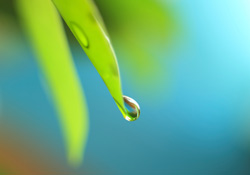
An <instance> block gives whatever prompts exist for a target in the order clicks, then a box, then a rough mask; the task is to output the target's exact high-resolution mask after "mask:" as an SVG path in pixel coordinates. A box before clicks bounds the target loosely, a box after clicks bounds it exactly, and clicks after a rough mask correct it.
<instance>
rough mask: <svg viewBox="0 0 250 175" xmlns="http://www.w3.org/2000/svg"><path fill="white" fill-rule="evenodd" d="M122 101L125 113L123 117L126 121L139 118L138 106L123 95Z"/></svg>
mask: <svg viewBox="0 0 250 175" xmlns="http://www.w3.org/2000/svg"><path fill="white" fill-rule="evenodd" d="M123 101H124V104H125V113H126V116H125V117H124V118H125V119H126V120H128V121H135V120H137V119H138V118H139V116H140V112H141V111H140V106H139V104H138V103H137V102H136V101H135V100H134V99H132V98H130V97H128V96H125V95H123Z"/></svg>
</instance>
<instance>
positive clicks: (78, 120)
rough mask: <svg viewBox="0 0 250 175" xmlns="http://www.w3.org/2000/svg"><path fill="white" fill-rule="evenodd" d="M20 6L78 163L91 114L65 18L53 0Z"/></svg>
mask: <svg viewBox="0 0 250 175" xmlns="http://www.w3.org/2000/svg"><path fill="white" fill-rule="evenodd" d="M17 8H18V10H19V14H20V16H21V18H22V22H23V24H24V27H25V28H26V30H27V34H28V35H29V37H30V40H31V43H32V45H33V47H34V49H35V51H36V54H37V61H38V63H39V66H40V68H41V71H42V73H43V74H44V76H45V78H46V81H47V83H48V85H49V88H50V93H51V95H52V97H53V100H54V104H55V106H56V109H57V112H58V115H59V119H60V122H61V125H62V130H63V134H64V138H65V142H66V148H67V152H68V160H69V162H70V163H71V164H72V165H77V164H79V163H80V162H81V160H82V157H83V150H84V147H85V144H86V139H87V135H88V114H87V107H86V103H85V97H84V94H83V89H82V88H81V85H80V81H79V79H78V76H77V73H76V69H75V66H74V63H73V59H72V56H71V54H70V50H69V46H68V43H67V40H66V36H65V33H64V29H63V26H62V23H61V19H60V17H59V15H58V13H57V11H56V9H55V7H54V5H53V3H52V2H51V1H50V0H17Z"/></svg>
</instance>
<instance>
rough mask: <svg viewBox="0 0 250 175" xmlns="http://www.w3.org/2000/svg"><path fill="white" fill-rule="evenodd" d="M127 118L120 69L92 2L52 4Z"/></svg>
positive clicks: (74, 0) (57, 1) (64, 0)
mask: <svg viewBox="0 0 250 175" xmlns="http://www.w3.org/2000/svg"><path fill="white" fill-rule="evenodd" d="M52 1H53V2H54V4H55V5H56V7H57V9H58V11H59V12H60V14H61V15H62V17H63V19H64V20H65V22H66V23H67V25H68V26H69V28H70V30H71V31H72V33H73V34H74V36H75V37H76V39H77V40H78V42H79V43H80V45H81V46H82V48H83V50H84V51H85V53H86V54H87V56H88V57H89V59H90V60H91V62H92V63H93V65H94V66H95V68H96V70H97V71H98V73H99V74H100V76H101V77H102V79H103V81H104V83H105V84H106V86H107V88H108V90H109V91H110V93H111V95H112V97H113V98H114V100H115V102H116V104H117V106H118V107H119V109H120V111H121V112H122V114H123V116H124V117H126V112H125V108H124V102H123V98H122V89H121V82H120V75H119V69H118V65H117V60H116V56H115V53H114V51H113V48H112V45H111V42H110V39H109V36H108V33H107V31H106V29H105V26H104V23H103V21H102V19H101V17H100V14H99V12H98V10H97V9H96V7H95V5H94V4H93V2H92V1H91V0H52Z"/></svg>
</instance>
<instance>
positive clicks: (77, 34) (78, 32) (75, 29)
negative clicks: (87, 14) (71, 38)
mask: <svg viewBox="0 0 250 175" xmlns="http://www.w3.org/2000/svg"><path fill="white" fill-rule="evenodd" d="M70 25H71V30H72V31H73V33H74V35H75V37H76V38H77V40H78V41H79V42H80V43H81V45H82V46H84V47H86V48H88V47H89V41H88V39H87V36H86V34H85V33H84V31H83V29H82V28H80V27H79V26H78V25H77V24H76V23H74V22H71V23H70Z"/></svg>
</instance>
